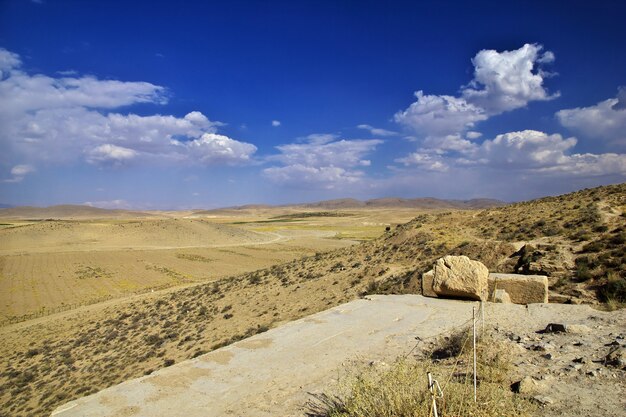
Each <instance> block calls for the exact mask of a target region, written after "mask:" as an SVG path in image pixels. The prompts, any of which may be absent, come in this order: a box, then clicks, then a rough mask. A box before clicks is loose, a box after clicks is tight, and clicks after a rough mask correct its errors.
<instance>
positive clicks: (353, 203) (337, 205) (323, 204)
mask: <svg viewBox="0 0 626 417" xmlns="http://www.w3.org/2000/svg"><path fill="white" fill-rule="evenodd" d="M295 206H297V207H306V208H316V209H318V208H324V209H330V210H332V209H335V210H336V209H346V208H356V207H365V202H363V201H359V200H355V199H354V198H338V199H336V200H324V201H318V202H317V203H308V204H295Z"/></svg>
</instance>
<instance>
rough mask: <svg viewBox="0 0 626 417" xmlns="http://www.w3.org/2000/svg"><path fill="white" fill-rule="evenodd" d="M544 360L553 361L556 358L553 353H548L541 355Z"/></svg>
mask: <svg viewBox="0 0 626 417" xmlns="http://www.w3.org/2000/svg"><path fill="white" fill-rule="evenodd" d="M541 356H542V357H543V358H544V359H548V360H552V359H553V358H554V356H553V355H552V354H551V353H546V354H545V355H541Z"/></svg>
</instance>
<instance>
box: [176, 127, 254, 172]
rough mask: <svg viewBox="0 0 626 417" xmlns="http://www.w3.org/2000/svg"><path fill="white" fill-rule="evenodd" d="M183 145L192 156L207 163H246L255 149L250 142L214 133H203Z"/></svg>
mask: <svg viewBox="0 0 626 417" xmlns="http://www.w3.org/2000/svg"><path fill="white" fill-rule="evenodd" d="M185 146H186V147H187V148H188V149H189V150H190V152H191V153H192V155H193V156H194V157H196V158H198V159H199V160H200V161H201V162H202V163H205V164H208V165H212V164H216V163H217V164H221V163H223V164H241V163H246V162H249V161H250V160H251V159H252V155H253V154H254V153H255V152H256V150H257V148H256V146H254V145H252V144H250V143H245V142H239V141H236V140H234V139H231V138H229V137H227V136H224V135H218V134H216V133H205V134H203V135H202V136H201V137H200V138H198V139H195V140H193V141H191V142H189V143H187V144H185Z"/></svg>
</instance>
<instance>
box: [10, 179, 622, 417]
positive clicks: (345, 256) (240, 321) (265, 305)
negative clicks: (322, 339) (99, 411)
mask: <svg viewBox="0 0 626 417" xmlns="http://www.w3.org/2000/svg"><path fill="white" fill-rule="evenodd" d="M625 209H626V184H620V185H614V186H607V187H600V188H595V189H591V190H583V191H580V192H576V193H572V194H567V195H564V196H560V197H550V198H544V199H540V200H534V201H530V202H525V203H519V204H513V205H509V206H505V207H498V208H490V209H486V210H482V211H450V212H439V213H432V214H424V215H421V216H419V217H417V218H415V219H414V220H412V221H411V222H409V223H407V224H404V225H401V226H398V227H396V228H394V229H393V230H390V231H389V232H387V233H386V234H385V235H383V236H381V237H380V238H378V239H376V240H373V241H370V242H366V243H363V244H360V245H357V246H353V247H349V248H346V249H342V250H338V251H333V252H328V253H319V254H316V255H314V256H310V257H307V258H303V259H299V260H296V261H293V262H290V263H287V264H283V265H280V266H275V267H272V268H269V269H266V270H260V271H256V272H252V273H249V274H246V275H243V276H237V277H230V278H226V279H222V280H219V281H217V282H213V283H209V284H202V285H198V286H194V287H190V288H185V289H180V290H176V291H169V292H165V293H155V294H148V296H146V297H143V298H137V299H133V300H129V301H128V302H124V303H118V304H115V305H110V306H107V305H103V306H92V307H87V308H83V309H79V310H78V311H75V312H67V313H63V314H60V315H53V316H49V317H47V318H44V319H40V320H34V321H33V322H25V323H18V324H16V325H12V326H7V327H4V328H1V329H0V338H2V339H3V344H1V345H0V358H2V359H0V361H1V362H0V404H2V407H1V409H0V415H7V416H8V415H11V416H27V415H28V416H43V415H48V414H49V413H50V412H51V411H52V410H53V409H54V408H55V407H56V406H57V405H59V404H61V403H64V402H67V401H69V400H71V399H73V398H77V397H80V396H84V395H87V394H89V393H92V392H95V391H98V390H100V389H103V388H105V387H107V386H111V385H114V384H117V383H120V382H122V381H124V380H126V379H129V378H134V377H139V376H141V375H144V374H147V373H151V372H152V371H153V370H154V369H158V368H160V367H164V366H169V365H171V364H173V363H176V362H179V361H181V360H185V359H189V358H191V357H195V356H197V355H200V354H202V353H205V352H208V351H210V350H212V349H216V348H218V347H220V346H224V345H226V344H229V343H232V342H234V341H236V340H239V339H242V338H245V337H247V336H250V335H252V334H255V333H259V332H263V331H265V330H267V329H268V328H270V327H273V326H276V325H278V324H281V323H285V322H288V321H292V320H295V319H298V318H301V317H303V316H307V315H309V314H312V313H315V312H318V311H322V310H325V309H327V308H329V307H333V306H336V305H339V304H341V303H344V302H346V301H349V300H352V299H354V298H356V297H359V296H362V295H364V294H368V293H394V292H395V293H403V292H419V287H420V281H419V278H420V275H421V273H422V272H425V271H427V270H428V269H429V268H430V267H431V265H432V263H433V262H434V261H435V260H436V259H437V258H439V257H441V256H443V255H446V254H458V255H467V256H469V257H470V258H473V259H477V260H480V261H482V262H483V263H484V264H485V265H487V266H488V267H489V268H490V270H492V271H498V272H513V271H523V272H531V273H535V272H541V273H546V274H548V275H549V279H550V284H551V287H552V289H553V290H554V291H555V292H554V293H553V301H555V300H559V301H563V302H574V303H578V302H590V303H598V300H599V301H603V302H608V306H609V307H616V306H619V305H620V303H621V302H624V301H626V296H625V287H626V284H625V283H626V253H625V251H626V245H624V242H625V241H626V214H625V213H626V210H625Z"/></svg>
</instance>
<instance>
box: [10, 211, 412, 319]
mask: <svg viewBox="0 0 626 417" xmlns="http://www.w3.org/2000/svg"><path fill="white" fill-rule="evenodd" d="M173 214H174V213H168V215H166V214H160V215H154V217H153V218H150V217H149V218H145V217H138V218H132V217H126V218H121V219H119V218H115V219H86V218H81V219H57V220H52V219H47V220H24V219H15V220H11V219H3V221H2V226H0V323H11V322H16V321H23V320H27V319H30V318H35V317H40V316H47V315H49V314H53V313H57V312H61V311H66V310H71V309H75V308H77V307H79V306H84V305H91V304H96V303H99V302H103V301H108V300H113V299H119V300H122V299H124V298H125V297H128V296H131V295H136V294H141V293H146V292H155V291H161V290H165V289H169V288H175V287H184V286H193V285H197V284H198V283H203V282H211V281H214V280H218V279H222V278H224V277H228V276H232V275H240V274H243V273H246V272H250V271H254V270H257V269H263V268H268V267H270V266H273V265H277V264H281V263H285V262H288V261H291V260H293V259H297V258H300V257H303V256H310V255H313V254H315V253H317V252H325V251H329V250H334V249H338V248H342V247H346V246H350V245H353V244H355V243H356V242H357V241H363V240H369V239H372V238H375V237H378V236H380V235H381V234H382V233H384V232H385V228H386V227H387V226H391V225H395V224H397V223H402V222H405V221H407V220H408V219H410V218H412V217H414V216H415V214H416V210H410V209H397V210H357V211H343V212H332V213H331V214H329V212H312V211H294V210H288V211H285V210H284V209H269V210H267V209H266V210H262V211H257V210H242V211H240V212H235V213H234V214H233V213H227V214H225V215H219V214H218V215H210V216H209V215H205V216H198V215H194V214H193V213H184V214H187V215H189V217H190V218H176V217H173ZM181 214H183V213H181ZM129 216H130V215H129Z"/></svg>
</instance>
